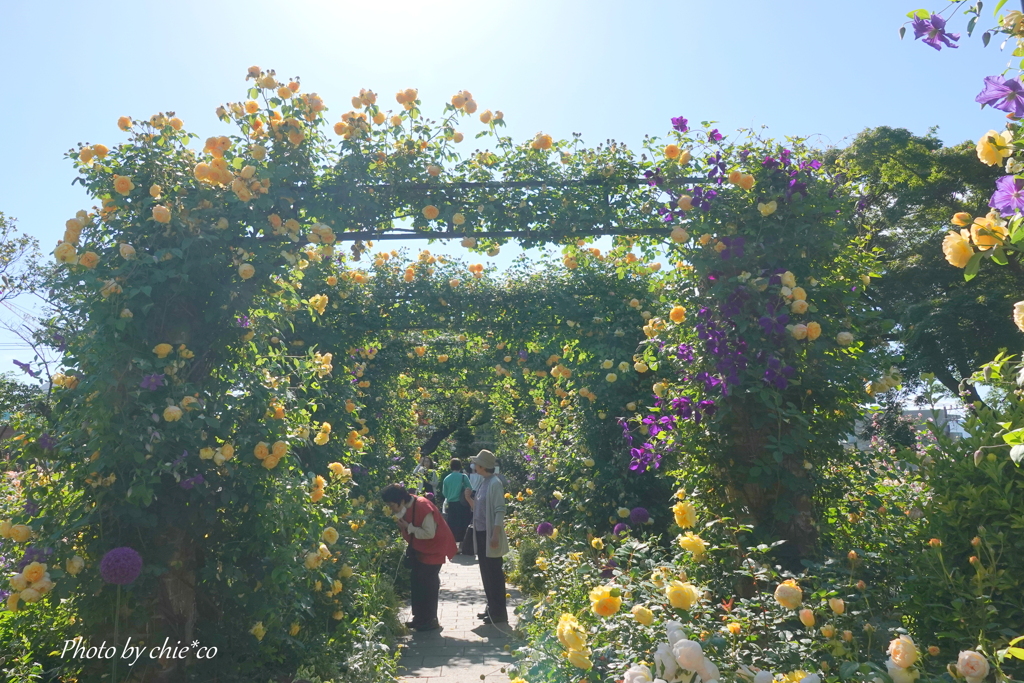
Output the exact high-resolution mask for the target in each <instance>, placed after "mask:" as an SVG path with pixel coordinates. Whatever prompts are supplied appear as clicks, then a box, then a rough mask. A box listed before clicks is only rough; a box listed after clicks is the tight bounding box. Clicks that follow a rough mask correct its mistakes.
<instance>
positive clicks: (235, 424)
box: [9, 67, 886, 681]
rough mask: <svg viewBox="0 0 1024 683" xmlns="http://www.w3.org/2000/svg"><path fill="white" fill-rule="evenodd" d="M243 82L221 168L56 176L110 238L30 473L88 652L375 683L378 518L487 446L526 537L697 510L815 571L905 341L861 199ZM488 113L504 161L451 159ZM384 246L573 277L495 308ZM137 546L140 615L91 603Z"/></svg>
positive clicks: (460, 278)
mask: <svg viewBox="0 0 1024 683" xmlns="http://www.w3.org/2000/svg"><path fill="white" fill-rule="evenodd" d="M247 79H248V80H249V81H251V85H250V87H249V89H248V92H247V93H246V95H247V97H246V98H245V99H243V100H242V101H239V102H234V103H230V104H228V105H226V106H223V107H221V108H220V109H218V116H219V117H220V119H221V120H222V121H224V122H225V123H228V124H230V125H232V126H234V131H235V132H234V133H233V134H232V135H227V136H219V137H210V138H208V139H206V141H205V144H204V145H203V148H202V150H201V151H196V150H194V149H192V148H191V147H189V146H188V145H189V143H190V141H191V140H192V139H193V138H195V136H194V135H193V134H191V133H189V132H187V131H186V129H185V128H184V126H183V124H182V122H181V121H180V120H178V119H177V118H176V117H174V115H173V114H170V113H167V114H157V115H154V116H153V117H151V118H150V119H149V120H132V119H130V118H128V117H124V118H122V119H121V120H120V121H119V126H120V128H121V129H122V130H123V131H124V133H125V134H126V136H127V140H126V141H125V142H123V143H121V144H119V145H114V146H112V147H111V148H108V147H107V146H104V145H100V144H95V145H84V146H80V147H78V148H76V149H74V150H72V151H71V152H70V153H69V157H70V158H71V160H72V162H73V163H74V164H75V165H76V168H77V170H78V172H79V174H80V175H79V181H80V182H81V184H82V185H83V186H84V188H85V189H86V190H87V192H88V193H89V195H90V196H91V197H92V198H93V199H94V200H95V202H96V206H95V207H94V208H93V210H91V211H90V210H84V211H82V212H80V213H79V214H78V216H76V217H74V218H71V219H70V220H69V221H68V224H67V233H66V234H65V239H64V241H63V242H62V244H61V245H60V246H58V248H57V249H56V251H55V256H56V258H57V260H58V261H60V262H61V263H62V264H64V268H63V269H62V270H61V271H60V274H59V275H58V276H56V277H55V278H54V280H53V282H52V283H51V286H52V289H53V291H54V293H55V295H56V297H57V298H58V299H59V301H60V302H61V305H60V307H59V310H57V311H56V314H55V315H54V317H53V318H52V320H50V321H49V325H50V328H51V332H52V333H54V334H59V335H61V338H62V339H63V340H64V343H66V347H67V348H66V353H65V357H64V365H65V367H66V371H65V372H64V373H63V374H62V375H60V376H58V377H56V378H55V380H54V381H55V383H56V384H58V385H60V387H61V388H60V390H59V401H58V402H57V405H56V408H55V410H54V412H53V414H52V416H51V417H50V418H49V419H48V421H46V422H45V423H43V422H40V423H38V424H36V425H34V426H33V425H26V426H25V428H26V430H27V433H28V432H31V430H33V429H34V430H35V433H36V434H37V437H39V438H35V439H34V440H30V442H28V443H27V445H26V446H25V448H24V452H23V454H22V458H23V459H24V461H25V462H27V463H31V469H30V470H29V471H28V472H27V474H26V477H25V491H26V494H27V495H28V497H29V498H30V500H32V501H34V502H36V503H38V505H39V506H40V510H42V511H43V512H42V513H39V514H32V515H29V514H28V512H26V513H25V515H24V516H23V518H18V519H14V520H11V521H12V523H14V524H15V525H22V526H25V527H27V528H29V530H30V535H32V536H34V540H33V541H32V542H33V543H35V544H38V545H40V546H46V547H48V548H50V549H52V553H51V556H50V557H49V558H48V564H49V566H50V577H51V578H52V582H53V586H52V591H53V592H54V593H55V594H56V595H58V596H60V597H62V598H69V599H70V601H69V603H67V606H66V607H65V608H66V609H72V610H74V612H75V613H76V614H77V615H79V616H80V617H81V620H82V622H81V623H83V624H85V629H86V632H85V633H84V635H85V637H86V639H87V640H88V639H96V640H102V639H103V638H108V639H109V638H110V635H111V634H113V633H115V632H118V633H120V634H121V636H122V637H123V636H125V635H130V636H131V637H132V638H133V639H135V640H141V641H145V642H163V640H164V638H169V639H170V641H171V642H175V641H181V642H182V643H187V642H191V641H193V640H200V641H203V642H213V641H216V642H217V644H218V647H219V648H220V655H219V656H218V658H217V659H216V660H215V661H214V662H212V663H209V662H204V664H203V674H204V676H210V675H212V674H211V671H212V670H213V669H217V670H218V671H219V670H221V669H223V671H225V672H227V671H230V672H232V675H245V674H247V673H250V674H251V673H254V672H257V671H258V672H260V674H261V675H264V676H266V675H268V673H269V674H273V675H280V676H292V675H295V673H296V672H297V671H299V670H300V668H301V667H302V666H306V667H311V669H312V670H314V671H320V672H330V671H333V670H334V667H336V666H337V665H338V664H337V663H338V661H339V660H340V659H346V658H347V661H348V663H347V664H346V665H345V666H349V667H359V666H367V667H372V666H373V662H374V657H379V656H382V655H379V654H374V652H373V651H372V648H371V649H370V650H368V649H367V648H366V646H365V643H367V642H371V643H372V642H374V641H378V640H379V637H377V636H375V633H376V631H375V629H377V628H383V625H381V624H379V623H378V621H377V619H376V617H375V616H374V615H375V611H374V610H377V609H378V608H379V601H380V600H382V599H383V598H382V597H381V596H382V594H383V593H384V592H386V590H387V586H386V585H385V583H386V582H385V581H384V579H385V578H386V577H385V576H384V574H386V573H387V572H388V571H390V568H391V567H393V566H394V563H395V560H396V554H397V553H398V552H400V550H398V549H396V547H395V546H394V545H391V544H388V543H387V542H386V540H385V539H387V538H389V535H388V531H387V526H386V525H385V524H384V522H385V520H383V519H381V518H380V516H379V515H376V514H375V512H374V508H375V504H374V500H373V495H374V493H375V491H376V490H377V488H379V486H380V485H382V484H383V483H385V482H386V481H387V480H388V479H389V478H390V477H393V476H395V473H394V472H392V469H391V468H392V467H395V466H397V468H398V470H399V471H404V470H405V469H407V466H408V463H409V462H410V457H409V456H410V455H412V452H413V450H414V446H410V444H415V445H419V446H420V447H421V448H423V447H424V446H428V447H429V445H430V444H431V443H432V442H431V436H433V437H434V441H436V442H440V439H442V438H444V437H440V438H439V437H438V436H437V435H438V434H440V433H441V432H442V431H444V430H450V434H451V435H456V434H457V433H459V432H460V430H462V432H463V433H465V430H466V429H472V428H473V427H475V426H480V425H481V424H482V421H481V420H484V419H486V421H487V422H488V423H490V425H491V426H490V427H489V429H490V432H489V438H492V439H494V441H495V442H496V448H497V449H498V451H499V455H503V456H506V461H507V462H508V463H509V469H510V470H511V471H512V472H513V473H514V474H515V476H517V477H521V478H522V481H523V482H529V484H528V488H529V489H530V490H531V492H532V493H533V495H532V497H531V498H530V499H529V500H524V501H523V505H524V506H529V505H535V506H539V507H544V508H547V509H550V510H552V511H553V512H552V513H551V514H555V515H559V516H561V517H562V518H564V519H576V520H577V521H578V522H579V523H580V524H584V525H588V526H592V527H596V526H598V525H600V524H607V523H608V522H607V521H604V520H603V518H604V517H606V516H607V511H608V509H609V508H608V506H609V505H611V504H613V503H614V505H620V504H628V503H631V502H632V503H636V502H637V501H640V500H642V498H643V496H644V495H645V492H646V493H647V494H648V495H651V494H652V492H656V493H657V495H659V496H660V495H662V490H663V489H664V491H665V492H667V491H669V490H670V489H671V488H673V487H674V486H675V484H676V481H677V480H679V481H682V482H684V484H685V485H686V486H688V487H690V488H696V489H700V490H701V491H703V492H704V493H705V494H706V495H707V496H708V497H709V499H716V500H718V501H720V502H721V504H722V505H726V506H732V507H733V508H734V509H735V510H736V511H737V514H738V515H739V516H740V517H741V518H742V519H744V520H746V521H748V522H749V523H750V524H751V525H752V528H753V531H752V533H753V534H754V535H756V536H758V537H761V538H765V539H769V538H771V539H775V538H781V539H785V540H787V541H789V542H788V543H786V544H784V546H783V550H782V551H780V552H781V556H782V557H783V558H784V559H785V558H788V560H787V561H795V560H796V559H798V558H799V557H800V556H801V555H802V554H804V553H806V552H807V551H808V550H809V549H810V548H811V547H812V546H813V545H814V543H815V542H816V541H815V524H816V515H815V496H816V495H817V492H818V487H819V485H820V482H821V481H822V478H823V477H824V475H825V473H827V471H828V468H829V467H830V463H834V462H837V461H839V460H841V459H842V458H843V457H844V455H843V448H842V445H841V441H842V439H843V437H844V435H845V434H846V433H847V432H848V431H849V429H850V427H851V425H852V420H853V417H854V414H855V410H856V406H857V403H858V402H859V400H860V398H861V396H862V394H863V385H864V382H865V381H868V382H871V381H872V380H876V381H877V380H878V379H880V378H881V373H879V372H877V371H875V370H873V368H875V367H883V365H882V362H883V360H884V352H885V349H884V347H881V346H879V347H877V348H876V347H875V345H874V344H873V342H872V340H873V339H874V338H875V337H876V336H878V334H879V333H880V332H881V331H882V330H884V329H885V325H886V323H885V321H882V320H880V319H879V315H878V313H877V311H876V310H875V308H874V307H873V306H872V305H871V301H870V296H866V295H865V288H867V287H868V286H869V284H870V273H871V270H872V263H873V259H874V255H873V254H872V253H871V252H870V251H868V250H867V249H866V248H865V246H864V245H865V239H864V238H865V235H864V234H863V231H862V229H861V228H860V224H859V222H858V220H857V213H856V204H855V202H854V201H853V199H852V194H853V193H852V192H851V191H850V189H849V188H847V187H846V185H845V184H844V181H843V179H842V178H840V177H834V176H832V175H830V174H828V173H826V172H825V170H824V169H822V168H821V167H820V163H819V161H818V160H816V159H815V158H814V156H813V154H812V152H811V151H810V150H808V149H807V148H805V146H804V145H803V144H802V143H801V142H799V141H796V142H793V143H792V144H790V145H789V146H785V147H784V146H781V145H777V144H775V143H772V142H770V141H763V140H759V139H757V138H755V137H753V136H747V137H741V138H740V139H738V140H735V141H728V140H724V139H723V136H722V135H721V134H720V133H719V132H718V131H717V130H716V129H713V128H712V127H711V126H710V125H708V124H705V125H704V126H703V127H702V128H700V129H699V130H691V129H690V127H689V126H688V122H687V121H686V120H685V119H682V118H677V119H673V131H672V132H671V133H669V136H668V139H667V140H664V139H659V138H648V139H646V140H645V142H644V145H645V148H646V151H645V153H644V154H642V155H640V156H639V157H638V156H637V155H636V154H634V153H633V152H632V151H631V150H630V149H628V148H627V147H626V146H625V145H622V144H618V143H611V142H610V143H608V144H606V145H601V146H597V147H586V146H584V145H583V143H582V142H581V141H580V140H579V139H578V138H574V139H573V140H571V141H555V140H553V139H552V138H551V137H550V136H548V135H546V134H538V135H537V136H536V137H535V138H533V139H532V140H531V141H528V142H526V143H516V142H514V141H512V140H511V139H510V138H508V137H505V136H503V135H502V134H501V133H502V128H503V126H504V119H503V116H502V115H501V113H500V112H490V111H484V112H479V113H478V112H477V105H476V102H475V101H474V99H473V97H472V95H471V93H468V92H465V91H464V92H461V93H458V94H456V95H455V96H454V97H453V98H452V100H451V103H449V104H446V105H445V107H444V110H443V114H442V118H441V119H440V121H437V122H434V121H430V120H428V119H426V118H425V117H424V116H423V114H422V113H421V111H420V106H421V103H420V100H419V99H418V93H417V92H416V91H415V90H411V89H410V90H404V91H400V92H399V93H397V95H396V97H395V100H396V101H397V106H396V107H395V106H393V107H392V109H394V111H385V109H386V108H385V106H384V105H383V103H382V102H378V98H377V95H376V94H374V93H373V92H370V91H365V90H364V91H362V92H360V93H359V94H358V95H357V96H355V97H353V99H352V110H351V111H349V112H347V113H344V114H342V115H341V116H337V115H336V114H334V113H330V114H329V112H328V110H327V108H326V105H325V103H324V102H323V101H322V100H321V98H320V97H318V96H317V95H316V94H315V93H310V92H305V90H304V88H303V87H301V86H300V83H299V82H298V81H297V80H293V81H290V82H288V83H284V82H279V81H278V79H277V77H276V75H275V74H274V73H273V72H267V71H261V70H260V69H258V68H256V67H253V68H252V69H250V72H249V74H248V76H247ZM472 114H478V116H477V118H479V120H480V121H481V122H482V123H483V124H484V128H483V130H482V131H481V132H480V136H485V137H488V138H490V142H492V143H493V149H492V150H489V151H477V152H473V153H468V154H460V153H459V151H458V150H459V148H460V147H459V145H460V144H464V143H463V142H462V141H463V139H464V137H465V136H466V135H467V134H468V133H467V132H465V131H464V130H462V128H463V127H466V128H467V129H468V127H469V120H468V119H467V117H468V116H469V115H472ZM332 133H333V135H332ZM607 235H611V236H613V237H614V239H613V246H612V247H611V248H610V249H608V248H607V247H606V248H605V251H604V252H601V251H600V250H599V249H597V247H595V246H594V245H593V244H592V242H593V241H594V239H595V238H597V237H599V236H607ZM392 238H402V239H408V238H426V239H441V238H444V239H459V240H461V241H462V244H463V245H464V246H465V247H466V248H467V249H468V253H469V254H470V255H471V256H472V255H474V254H480V253H488V252H489V253H492V254H493V253H496V251H497V250H498V249H500V247H501V245H503V244H504V243H506V242H507V241H509V240H510V239H517V240H519V241H520V242H521V243H522V244H523V245H525V246H533V245H537V244H542V243H553V244H557V245H560V246H561V248H562V257H561V260H560V261H557V262H555V263H545V264H544V265H543V266H542V268H541V269H540V270H539V272H538V271H536V268H530V267H526V266H524V267H521V268H520V269H519V270H513V271H512V275H511V276H510V277H506V278H503V279H502V278H497V277H494V276H492V274H491V273H488V272H487V271H486V269H485V268H484V267H483V266H482V265H479V264H468V267H467V264H465V263H462V262H458V261H456V260H454V259H451V260H447V261H444V260H441V259H438V258H437V257H436V256H433V255H431V254H429V253H426V252H423V253H421V254H420V255H418V256H417V257H416V258H415V259H413V260H407V259H406V258H405V257H404V256H403V255H402V254H400V253H395V254H392V253H391V252H386V251H380V250H379V244H380V243H386V241H387V240H389V239H392ZM342 245H345V248H342ZM375 248H376V249H378V251H374V249H375ZM662 263H663V264H665V267H664V268H662V267H661V264H662ZM439 397H440V399H443V400H440V399H439ZM433 420H436V421H437V422H438V424H435V425H433V426H430V425H428V424H427V423H426V421H433ZM44 432H45V436H46V439H43V438H41V437H42V436H43V433H44ZM417 439H419V441H417ZM433 445H436V444H433ZM665 474H669V475H672V476H671V477H669V478H666V477H665V476H663V475H665ZM574 487H575V488H574ZM567 489H568V490H577V491H580V495H579V496H578V497H577V500H576V501H574V504H572V505H570V504H569V503H562V502H560V501H561V496H562V494H563V491H564V490H567ZM556 494H558V495H556ZM613 507H614V506H613ZM119 547H130V548H133V549H134V550H136V551H137V552H138V553H139V554H140V555H141V557H142V559H143V564H142V567H141V570H140V571H139V572H138V575H137V577H135V578H134V579H133V581H131V582H130V587H128V588H126V587H125V586H128V585H129V582H124V584H125V586H122V585H120V583H117V582H113V583H112V582H109V581H105V579H104V577H103V575H102V572H101V571H99V569H100V565H101V560H102V558H103V557H104V556H106V555H107V554H108V553H109V552H110V551H111V550H112V549H115V548H119ZM108 578H109V577H108ZM115 584H116V585H115ZM14 596H15V597H14V599H13V600H12V601H10V602H9V604H10V605H11V607H12V608H13V609H40V608H42V607H43V606H42V605H32V604H31V602H33V601H34V600H27V599H24V594H23V593H15V594H14ZM28 597H29V598H34V597H35V596H32V595H29V596H28ZM115 598H116V603H115ZM115 604H116V607H115V608H114V609H112V605H115ZM239 624H242V625H244V628H239ZM339 653H343V654H344V653H347V654H345V655H344V656H342V655H340V654H339ZM194 664H195V660H194V659H189V658H185V659H180V660H178V659H167V660H162V661H159V662H153V663H151V664H150V665H149V668H147V669H145V670H144V671H138V672H135V675H137V679H138V680H154V681H155V680H167V681H170V680H184V678H183V677H184V676H186V675H187V674H186V673H184V672H185V671H187V670H189V668H190V667H191V666H193V665H194ZM83 666H84V667H85V669H86V671H85V672H84V673H86V674H89V673H91V672H92V671H91V669H90V667H92V668H95V669H96V670H99V669H103V670H109V667H110V666H111V663H110V662H100V663H97V662H85V663H83ZM113 666H115V667H116V666H117V664H116V663H114V664H113ZM211 667H213V669H211ZM123 673H124V672H123V671H122V674H123Z"/></svg>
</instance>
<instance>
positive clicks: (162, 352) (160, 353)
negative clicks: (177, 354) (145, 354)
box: [153, 344, 174, 358]
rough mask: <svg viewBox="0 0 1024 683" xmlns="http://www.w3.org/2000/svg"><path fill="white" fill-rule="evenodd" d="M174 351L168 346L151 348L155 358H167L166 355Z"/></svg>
mask: <svg viewBox="0 0 1024 683" xmlns="http://www.w3.org/2000/svg"><path fill="white" fill-rule="evenodd" d="M173 350H174V347H173V346H171V345H170V344H157V345H156V346H154V347H153V353H155V354H156V357H157V358H167V354H169V353H170V352H171V351H173Z"/></svg>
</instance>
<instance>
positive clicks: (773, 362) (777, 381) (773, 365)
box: [762, 356, 796, 391]
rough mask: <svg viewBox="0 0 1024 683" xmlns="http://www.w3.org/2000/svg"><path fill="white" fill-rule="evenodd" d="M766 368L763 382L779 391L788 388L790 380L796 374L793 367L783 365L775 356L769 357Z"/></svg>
mask: <svg viewBox="0 0 1024 683" xmlns="http://www.w3.org/2000/svg"><path fill="white" fill-rule="evenodd" d="M765 366H766V367H765V371H764V375H763V377H762V380H763V381H764V383H765V384H767V385H769V386H772V387H775V388H776V389H778V390H779V391H783V390H784V389H785V388H786V387H788V386H789V380H790V379H791V378H792V377H793V375H795V374H796V368H794V367H793V366H792V365H783V364H782V361H781V360H779V359H778V358H776V357H775V356H769V357H768V360H767V362H766V363H765Z"/></svg>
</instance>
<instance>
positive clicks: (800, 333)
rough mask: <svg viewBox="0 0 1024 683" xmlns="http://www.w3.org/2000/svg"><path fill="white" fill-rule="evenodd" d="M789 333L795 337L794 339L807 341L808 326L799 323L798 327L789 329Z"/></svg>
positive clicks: (793, 326) (794, 326)
mask: <svg viewBox="0 0 1024 683" xmlns="http://www.w3.org/2000/svg"><path fill="white" fill-rule="evenodd" d="M789 333H790V334H791V335H793V339H796V340H798V341H799V340H801V339H806V338H807V325H804V324H803V323H798V324H796V325H792V326H790V328H789Z"/></svg>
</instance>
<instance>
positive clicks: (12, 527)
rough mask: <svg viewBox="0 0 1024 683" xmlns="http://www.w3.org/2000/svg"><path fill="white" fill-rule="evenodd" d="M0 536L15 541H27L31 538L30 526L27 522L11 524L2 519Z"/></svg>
mask: <svg viewBox="0 0 1024 683" xmlns="http://www.w3.org/2000/svg"><path fill="white" fill-rule="evenodd" d="M0 538H9V539H11V540H12V541H14V542H15V543H27V542H28V540H29V539H30V538H32V527H30V526H28V525H27V524H11V523H10V522H9V521H7V520H4V521H2V522H0Z"/></svg>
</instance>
